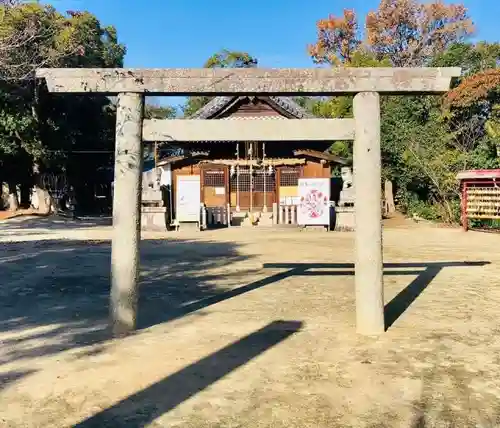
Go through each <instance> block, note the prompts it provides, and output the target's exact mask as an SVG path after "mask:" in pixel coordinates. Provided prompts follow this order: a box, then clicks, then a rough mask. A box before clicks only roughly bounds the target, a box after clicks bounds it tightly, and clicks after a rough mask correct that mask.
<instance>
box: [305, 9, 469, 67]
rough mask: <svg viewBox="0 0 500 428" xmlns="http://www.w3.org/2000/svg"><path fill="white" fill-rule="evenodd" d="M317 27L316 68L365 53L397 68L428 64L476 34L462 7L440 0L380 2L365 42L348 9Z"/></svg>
mask: <svg viewBox="0 0 500 428" xmlns="http://www.w3.org/2000/svg"><path fill="white" fill-rule="evenodd" d="M316 27H317V41H316V43H315V44H313V45H309V46H308V50H309V54H310V55H311V57H312V58H313V60H314V61H315V62H316V63H330V64H333V65H339V64H346V65H348V63H349V62H350V59H351V58H352V55H353V53H354V52H355V51H356V50H357V49H359V48H363V49H364V50H366V51H368V52H371V53H372V54H373V55H374V57H375V58H377V59H379V60H382V59H384V58H388V59H390V61H391V63H392V64H393V65H394V66H396V67H411V66H421V65H426V64H427V63H428V62H429V60H430V59H431V58H432V57H433V56H434V55H435V54H437V53H439V52H441V51H443V50H444V49H446V48H447V47H448V46H450V45H451V44H453V43H456V42H460V41H462V40H464V39H465V38H466V37H467V36H468V35H470V34H472V32H473V31H474V25H473V23H472V21H471V19H470V18H469V16H468V14H467V9H466V8H465V7H464V6H463V5H461V4H446V3H444V1H442V0H434V1H433V2H430V3H422V2H421V1H418V0H381V1H380V4H379V7H378V9H377V10H375V11H372V12H370V13H368V15H367V17H366V25H365V27H366V34H365V40H364V42H363V41H362V40H361V38H360V35H359V25H358V21H357V17H356V13H355V12H354V11H353V10H350V9H346V10H344V14H343V17H336V16H334V15H330V16H329V17H328V18H327V19H322V20H320V21H318V22H317V24H316Z"/></svg>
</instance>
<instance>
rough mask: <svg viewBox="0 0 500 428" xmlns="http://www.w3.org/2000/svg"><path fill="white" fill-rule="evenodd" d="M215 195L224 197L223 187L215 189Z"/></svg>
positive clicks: (224, 190)
mask: <svg viewBox="0 0 500 428" xmlns="http://www.w3.org/2000/svg"><path fill="white" fill-rule="evenodd" d="M215 194H216V195H225V194H226V189H225V188H224V187H216V188H215Z"/></svg>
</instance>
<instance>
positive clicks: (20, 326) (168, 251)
mask: <svg viewBox="0 0 500 428" xmlns="http://www.w3.org/2000/svg"><path fill="white" fill-rule="evenodd" d="M110 250H111V248H110V242H109V241H80V240H40V241H26V242H0V279H1V281H0V335H2V334H4V333H9V334H8V335H7V336H8V337H7V338H6V339H5V340H3V341H2V352H1V353H0V366H1V365H2V364H7V363H9V362H13V361H18V360H27V359H33V358H37V357H39V356H47V355H54V354H57V353H59V352H63V351H66V350H70V349H74V348H82V349H80V351H82V352H81V353H80V354H79V355H81V356H88V355H94V354H96V353H99V352H101V351H103V350H104V347H103V344H104V343H105V341H106V339H108V338H109V337H110V336H109V332H108V328H107V317H108V298H109V284H110V253H111V251H110ZM250 257H251V256H248V255H242V254H241V253H240V252H239V251H238V247H237V245H236V244H234V243H227V242H215V241H189V240H173V239H169V240H143V241H142V243H141V268H142V272H141V292H140V300H139V320H138V323H139V328H147V327H150V326H153V325H156V324H160V323H165V322H168V321H172V320H175V319H178V318H180V317H183V316H186V315H189V314H192V315H193V316H204V314H205V313H206V312H205V310H207V309H208V308H209V307H210V306H211V305H214V304H217V303H219V302H222V301H224V300H227V299H230V298H233V297H237V296H240V295H243V294H245V293H248V292H250V291H252V290H256V289H259V288H262V287H264V286H267V285H270V284H272V283H276V282H278V281H280V280H282V279H285V278H287V277H290V276H292V275H312V276H318V275H322V276H344V275H353V274H354V266H353V265H352V264H349V263H347V264H339V263H321V264H293V263H292V264H265V265H264V269H266V268H269V269H273V270H274V272H276V271H277V270H278V271H279V272H278V273H273V274H272V275H269V276H267V277H265V278H263V279H260V280H258V281H254V282H251V283H249V284H245V285H237V284H241V283H243V281H244V279H245V276H246V275H247V274H248V273H249V271H248V270H247V271H244V270H242V269H241V268H240V269H239V270H237V269H235V270H232V271H230V272H229V273H224V274H222V273H214V272H217V269H218V268H223V267H225V268H226V271H227V266H228V265H229V264H231V263H237V262H241V261H246V260H248V259H249V258H250ZM484 264H486V262H478V263H466V262H448V263H395V264H386V265H385V275H417V278H416V279H415V280H413V281H412V282H411V283H410V284H409V285H408V286H407V287H406V288H405V289H404V290H402V291H401V292H400V293H399V294H398V295H397V296H396V297H395V298H394V299H393V300H392V301H391V302H389V303H388V304H387V305H386V322H387V327H390V326H391V325H393V323H394V322H395V321H396V320H397V319H398V317H399V316H400V315H401V314H402V313H403V312H404V311H405V310H406V309H407V308H408V307H409V306H410V305H411V303H412V302H413V301H414V300H415V299H416V298H417V297H418V295H419V294H420V293H421V292H422V291H423V290H424V289H425V288H426V287H427V286H428V285H429V283H430V282H431V281H432V280H433V279H434V278H435V277H436V275H437V274H438V273H439V272H440V271H441V270H442V269H445V268H448V267H456V266H467V265H469V266H470V265H474V266H477V265H484ZM318 269H319V270H318ZM264 272H265V271H264ZM252 273H255V271H252ZM222 282H227V283H229V284H231V287H233V286H235V288H227V287H220V286H219V283H222ZM24 345H28V346H24ZM26 374H27V373H26ZM5 376H6V377H5V379H3V378H0V388H1V385H2V384H5V383H11V382H14V381H15V380H16V379H19V378H21V377H22V376H24V373H11V374H9V373H7V374H6V375H5Z"/></svg>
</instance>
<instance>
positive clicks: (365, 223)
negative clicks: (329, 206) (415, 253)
mask: <svg viewBox="0 0 500 428" xmlns="http://www.w3.org/2000/svg"><path fill="white" fill-rule="evenodd" d="M353 107H354V119H355V121H356V130H355V140H354V153H353V154H354V182H355V183H356V188H355V195H356V199H355V200H356V203H355V204H354V207H355V213H356V239H355V240H356V245H355V246H356V263H355V288H356V324H357V330H358V332H359V333H361V334H364V335H378V334H381V333H383V332H384V331H385V324H384V285H383V259H382V207H381V200H382V183H381V180H382V178H381V174H382V167H381V154H380V96H379V94H378V93H376V92H362V93H359V94H357V95H356V96H355V97H354V105H353Z"/></svg>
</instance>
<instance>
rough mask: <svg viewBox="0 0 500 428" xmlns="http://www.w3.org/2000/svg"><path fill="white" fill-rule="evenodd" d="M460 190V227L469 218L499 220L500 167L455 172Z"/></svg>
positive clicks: (465, 227) (467, 224) (467, 223)
mask: <svg viewBox="0 0 500 428" xmlns="http://www.w3.org/2000/svg"><path fill="white" fill-rule="evenodd" d="M457 179H458V180H460V186H461V190H462V227H463V229H464V230H465V231H467V230H468V229H469V220H470V219H478V220H495V219H496V220H500V169H476V170H469V171H462V172H460V173H458V174H457Z"/></svg>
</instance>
